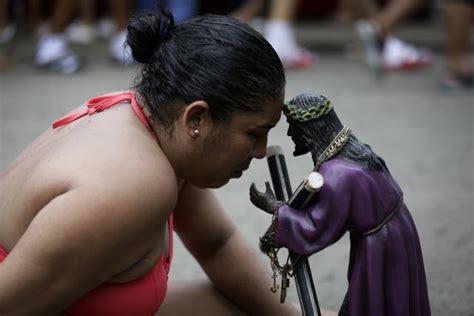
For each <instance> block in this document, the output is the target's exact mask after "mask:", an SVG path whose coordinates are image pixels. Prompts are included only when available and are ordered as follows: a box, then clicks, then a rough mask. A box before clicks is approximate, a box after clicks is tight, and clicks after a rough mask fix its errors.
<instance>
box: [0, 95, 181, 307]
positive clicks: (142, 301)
mask: <svg viewBox="0 0 474 316" xmlns="http://www.w3.org/2000/svg"><path fill="white" fill-rule="evenodd" d="M124 101H128V102H130V104H131V106H132V109H133V111H134V112H135V114H136V115H137V117H138V118H139V119H140V121H141V122H142V123H143V124H144V125H145V127H146V128H147V129H148V130H149V131H150V132H151V133H152V134H153V135H154V136H155V137H156V134H155V133H154V131H153V129H152V128H151V126H150V125H149V124H148V121H147V119H146V117H145V115H144V114H143V112H142V111H141V109H140V107H139V106H138V104H137V102H136V100H135V97H134V95H133V93H131V92H124V93H119V94H114V95H107V96H99V97H96V98H93V99H90V100H89V101H88V102H87V104H86V105H87V109H85V110H83V111H80V112H78V113H75V114H71V115H68V116H66V117H64V118H62V119H60V120H58V121H56V122H54V123H53V128H57V127H59V126H62V125H65V124H68V123H70V122H73V121H75V120H77V119H79V118H80V117H83V116H85V115H93V114H94V113H97V112H101V111H103V110H105V109H108V108H110V107H112V106H114V105H117V104H119V103H122V102H124ZM168 232H169V255H168V258H165V256H164V255H162V256H161V257H160V259H159V260H158V262H157V263H156V264H155V266H154V267H153V268H152V269H151V270H150V271H149V272H148V273H147V274H146V275H144V276H143V277H141V278H139V279H136V280H133V281H131V282H127V283H106V284H102V285H100V286H99V287H97V288H96V289H94V290H92V291H91V292H89V293H88V294H86V295H85V296H84V297H82V298H81V299H79V300H78V301H77V302H75V303H74V304H72V305H71V306H69V307H68V308H67V309H66V310H65V313H66V314H68V315H72V316H152V315H154V314H155V313H156V311H158V309H159V307H160V305H161V304H162V303H163V300H164V298H165V295H166V290H167V285H168V273H169V269H170V265H171V258H172V256H173V216H172V215H171V216H170V218H169V219H168ZM6 257H7V252H6V250H5V249H4V248H2V247H1V246H0V262H2V261H3V260H5V258H6Z"/></svg>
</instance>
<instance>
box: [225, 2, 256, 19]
mask: <svg viewBox="0 0 474 316" xmlns="http://www.w3.org/2000/svg"><path fill="white" fill-rule="evenodd" d="M263 4H264V1H263V0H247V1H246V2H245V3H244V4H243V5H241V6H240V7H239V8H238V9H237V10H235V11H234V12H232V13H231V14H230V15H231V16H233V17H234V18H236V19H239V20H241V21H244V22H247V23H248V22H250V20H252V18H254V17H255V16H257V15H258V14H259V13H260V11H261V10H262V8H263Z"/></svg>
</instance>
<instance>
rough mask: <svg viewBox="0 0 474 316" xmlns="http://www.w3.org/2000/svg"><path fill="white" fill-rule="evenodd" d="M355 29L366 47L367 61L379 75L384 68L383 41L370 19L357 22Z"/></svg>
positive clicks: (365, 55) (371, 68)
mask: <svg viewBox="0 0 474 316" xmlns="http://www.w3.org/2000/svg"><path fill="white" fill-rule="evenodd" d="M355 29H356V32H357V35H358V37H359V39H360V40H361V42H362V46H363V48H364V58H365V63H366V64H367V66H369V69H370V70H371V71H373V72H374V73H375V75H379V74H380V73H381V70H382V52H383V41H382V40H381V39H380V38H379V36H378V35H377V31H376V30H375V28H374V26H373V25H372V24H371V23H370V22H369V21H366V20H360V21H357V22H355Z"/></svg>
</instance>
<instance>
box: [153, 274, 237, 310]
mask: <svg viewBox="0 0 474 316" xmlns="http://www.w3.org/2000/svg"><path fill="white" fill-rule="evenodd" d="M167 315H170V316H181V315H183V316H184V315H206V316H212V315H216V316H220V315H230V316H231V315H235V316H237V315H239V316H240V315H245V314H244V313H243V312H242V311H241V310H239V309H238V308H237V307H236V306H235V305H233V304H232V303H231V302H230V301H229V300H227V299H226V298H225V297H224V296H223V295H222V294H220V293H219V292H218V291H217V290H216V289H215V288H214V287H213V286H212V285H211V284H210V283H209V282H208V281H201V282H193V283H190V282H189V283H180V284H170V285H169V288H168V293H167V295H166V298H165V301H164V303H163V304H162V305H161V307H160V310H159V311H158V313H157V314H155V316H167Z"/></svg>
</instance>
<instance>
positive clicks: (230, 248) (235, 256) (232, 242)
mask: <svg viewBox="0 0 474 316" xmlns="http://www.w3.org/2000/svg"><path fill="white" fill-rule="evenodd" d="M175 226H176V230H177V232H178V233H179V235H180V237H181V239H182V240H183V242H184V244H185V245H186V247H187V248H188V249H189V250H190V252H191V253H192V254H193V255H194V257H196V259H197V260H198V261H199V263H200V264H201V266H202V267H203V269H204V270H205V272H206V273H207V274H208V276H209V278H210V279H211V281H212V282H213V284H214V285H215V286H216V287H217V288H218V289H219V290H220V291H221V292H222V293H223V294H224V295H225V296H226V297H227V298H228V299H229V300H231V301H232V302H233V303H234V304H236V305H237V306H238V307H239V308H241V309H242V310H244V311H245V312H246V313H247V314H251V315H300V313H299V311H298V310H297V309H296V308H295V306H294V305H292V304H291V303H289V304H280V302H279V295H275V294H274V293H272V292H271V291H270V285H271V273H270V271H269V270H268V269H265V267H264V266H263V264H262V262H261V259H260V257H259V256H258V254H257V253H256V251H255V250H254V249H253V248H252V247H251V246H250V245H249V244H248V242H246V240H245V239H244V238H243V236H242V235H241V234H240V233H239V232H238V231H237V229H236V227H235V226H234V225H233V224H232V222H231V221H230V219H229V218H228V216H227V215H226V214H225V211H224V210H223V209H222V207H221V206H220V204H219V203H218V202H217V199H216V198H215V197H214V195H213V194H212V192H211V191H210V190H202V189H198V188H196V187H193V186H192V185H189V184H187V185H186V186H185V187H184V188H183V189H182V191H181V193H180V197H179V201H178V206H177V209H176V210H175Z"/></svg>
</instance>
